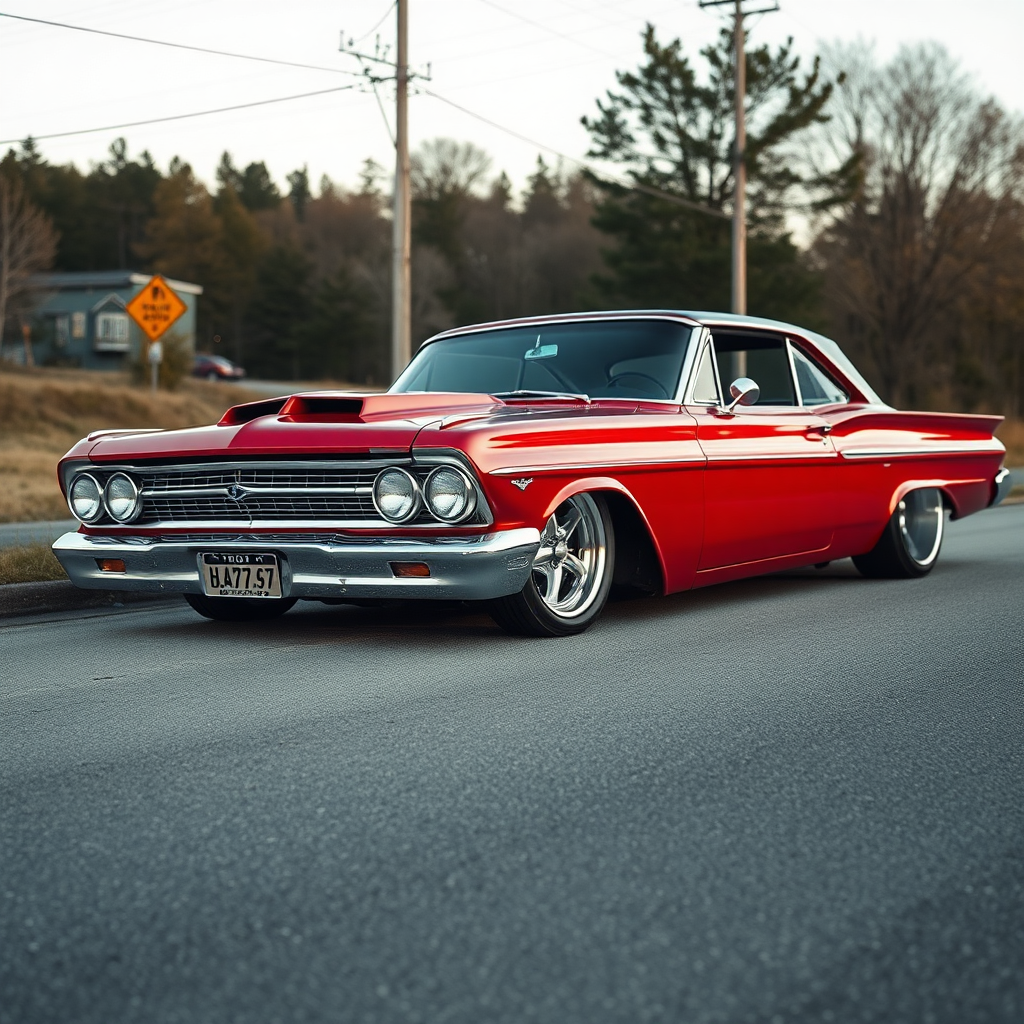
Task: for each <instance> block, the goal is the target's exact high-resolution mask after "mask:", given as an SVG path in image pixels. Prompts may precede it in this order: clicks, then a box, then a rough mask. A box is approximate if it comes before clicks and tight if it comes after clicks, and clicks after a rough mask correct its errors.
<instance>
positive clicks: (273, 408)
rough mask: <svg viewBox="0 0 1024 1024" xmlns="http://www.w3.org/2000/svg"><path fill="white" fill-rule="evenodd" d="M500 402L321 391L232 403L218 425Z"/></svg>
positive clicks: (391, 414) (341, 418)
mask: <svg viewBox="0 0 1024 1024" xmlns="http://www.w3.org/2000/svg"><path fill="white" fill-rule="evenodd" d="M503 404H504V403H503V402H500V401H499V400H498V399H496V398H491V396H490V395H474V394H455V393H446V392H431V393H424V394H394V395H393V394H370V395H361V394H352V393H346V392H323V393H320V394H316V393H313V394H302V395H292V396H290V397H288V398H271V399H268V400H265V401H262V402H247V403H245V404H244V405H235V406H232V408H230V409H228V411H227V412H226V413H224V415H223V416H222V417H221V418H220V422H219V424H218V425H219V426H222V427H231V426H239V425H241V424H243V423H249V422H250V421H252V420H255V419H259V418H261V417H263V416H276V417H277V418H278V420H279V421H280V422H282V423H370V422H373V421H374V420H393V419H412V418H415V417H422V416H448V415H450V414H451V413H453V412H466V411H479V410H484V409H486V410H491V409H495V408H497V407H499V406H501V405H503Z"/></svg>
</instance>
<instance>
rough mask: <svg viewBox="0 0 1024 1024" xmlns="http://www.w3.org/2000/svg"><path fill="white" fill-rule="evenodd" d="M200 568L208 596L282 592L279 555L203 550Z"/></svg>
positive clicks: (272, 595)
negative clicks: (278, 562)
mask: <svg viewBox="0 0 1024 1024" xmlns="http://www.w3.org/2000/svg"><path fill="white" fill-rule="evenodd" d="M199 568H200V573H201V575H202V580H203V593H204V594H206V596H207V597H280V596H281V570H280V566H279V565H278V564H277V555H264V554H257V553H253V552H247V551H246V552H234V551H232V552H230V553H229V552H222V551H204V552H203V553H202V554H201V555H200V556H199Z"/></svg>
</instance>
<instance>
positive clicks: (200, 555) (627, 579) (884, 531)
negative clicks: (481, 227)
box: [54, 310, 1009, 636]
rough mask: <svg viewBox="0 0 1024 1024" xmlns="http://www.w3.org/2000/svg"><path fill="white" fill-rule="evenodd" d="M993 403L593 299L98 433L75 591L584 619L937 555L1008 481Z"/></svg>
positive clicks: (808, 340) (81, 475)
mask: <svg viewBox="0 0 1024 1024" xmlns="http://www.w3.org/2000/svg"><path fill="white" fill-rule="evenodd" d="M999 421H1000V417H997V416H962V415H952V414H948V413H928V412H901V411H897V410H896V409H893V408H890V407H889V406H887V405H885V403H883V402H882V401H881V399H880V398H879V397H878V396H877V395H876V394H875V393H874V391H872V389H871V387H870V386H869V385H868V383H867V382H866V381H865V380H864V378H863V377H862V376H861V375H860V373H858V372H857V370H856V368H855V367H854V366H853V365H852V363H851V362H850V361H849V360H848V359H847V358H846V356H845V355H844V354H843V352H842V351H841V350H840V348H839V347H838V346H837V345H836V344H835V343H834V342H832V341H830V340H828V339H827V338H824V337H821V336H820V335H817V334H815V333H813V332H810V331H806V330H802V329H801V328H799V327H794V326H791V325H789V324H783V323H778V322H775V321H769V320H761V319H757V318H753V317H739V316H731V315H726V314H720V313H685V312H678V311H665V310H655V311H646V312H637V311H631V312H614V313H588V314H580V315H563V316H547V317H536V318H531V319H525V320H514V321H507V322H501V323H491V324H484V325H480V326H474V327H464V328H459V329H457V330H453V331H447V332H445V333H444V334H439V335H437V336H436V337H434V338H431V339H430V340H429V341H427V342H425V343H424V344H423V346H422V347H421V348H420V350H419V352H418V353H417V354H416V356H415V357H414V358H413V360H412V362H411V363H410V364H409V366H408V367H407V368H406V370H405V371H404V372H403V374H402V375H401V377H399V379H398V380H397V381H396V382H395V384H394V385H393V386H392V387H391V389H390V391H388V392H387V393H385V394H358V393H348V392H312V393H304V394H295V395H291V396H290V397H287V398H275V399H272V400H269V401H259V402H251V403H249V404H245V405H237V406H234V407H233V408H231V409H228V411H227V412H226V413H225V414H224V416H223V417H222V418H221V419H220V421H219V422H218V423H216V424H214V425H212V426H206V427H197V428H194V429H187V430H166V431H99V432H96V433H93V434H90V435H89V437H87V438H85V439H84V440H83V441H81V442H79V444H77V445H76V446H75V447H74V448H73V449H72V450H71V451H70V452H68V454H67V455H66V456H65V457H64V458H63V459H62V460H61V462H60V466H59V470H58V472H59V477H60V483H61V487H62V488H63V490H64V493H65V495H66V496H67V499H68V504H69V506H70V508H71V511H72V512H73V513H74V515H75V516H76V518H77V519H78V520H79V521H80V522H81V527H80V528H79V530H78V532H76V533H68V534H66V535H65V536H63V537H61V538H60V539H59V540H58V541H57V542H56V543H55V544H54V551H55V552H56V554H57V557H58V558H59V559H60V561H61V563H62V565H63V566H64V568H65V569H66V570H67V573H68V575H69V577H70V578H71V580H72V581H73V582H74V583H75V584H77V585H78V586H80V587H95V588H103V589H109V590H144V591H167V592H177V593H181V594H182V595H183V596H184V598H185V600H186V601H187V602H188V603H189V604H190V605H191V606H192V607H193V608H194V609H195V610H196V611H197V612H199V613H200V614H202V615H205V616H207V617H209V618H213V619H226V620H235V621H237V620H246V619H266V618H271V617H274V616H277V615H280V614H281V613H282V612H285V611H287V610H288V608H290V607H291V606H292V605H293V604H294V603H295V602H296V601H297V600H300V599H302V600H319V601H326V602H354V603H360V602H373V601H379V600H381V599H394V598H413V599H420V600H423V599H428V600H429V599H432V598H433V599H447V600H452V599H454V600H466V601H482V602H486V607H487V609H488V610H489V612H490V614H491V615H492V616H493V617H494V619H495V620H496V621H497V622H498V624H499V625H501V626H502V627H503V628H504V629H506V630H508V631H509V632H512V633H524V634H535V635H547V636H563V635H567V634H571V633H578V632H580V631H582V630H583V629H585V628H586V627H587V626H589V625H590V624H591V623H592V622H593V621H594V620H595V619H596V618H597V616H598V615H599V614H600V613H601V610H602V608H603V607H604V605H605V602H606V601H607V599H608V596H609V593H610V592H611V591H612V589H613V588H617V589H620V590H624V591H626V590H633V591H640V592H645V593H650V594H671V593H674V592H676V591H680V590H687V589H689V588H692V587H703V586H707V585H708V584H712V583H719V582H722V581H725V580H734V579H738V578H740V577H745V576H755V575H758V574H762V573H770V572H778V571H780V570H784V569H789V568H794V567H797V566H802V565H812V564H821V563H825V562H829V561H831V560H833V559H839V558H845V557H850V556H852V557H853V560H854V563H855V564H856V566H857V567H858V569H859V570H860V571H861V572H862V573H863V574H864V575H866V576H871V577H892V578H900V577H902V578H905V579H907V578H913V577H921V576H924V575H926V574H927V573H928V572H929V571H930V570H931V569H932V567H933V566H934V565H935V562H936V559H937V558H938V556H939V549H940V546H941V544H942V534H943V526H944V523H945V516H946V514H947V513H948V514H950V515H951V516H952V517H954V518H958V517H960V516H965V515H970V514H971V513H973V512H978V511H980V510H982V509H984V508H987V507H989V506H991V505H994V504H996V503H998V502H999V501H1000V500H1002V498H1003V496H1004V495H1005V493H1006V491H1007V490H1008V489H1009V478H1008V474H1007V473H1006V471H1005V470H1004V469H1002V468H1001V466H1002V460H1003V454H1004V449H1003V446H1002V445H1001V444H1000V443H999V441H997V440H996V439H995V438H994V437H993V431H994V430H995V428H996V427H997V426H998V424H999Z"/></svg>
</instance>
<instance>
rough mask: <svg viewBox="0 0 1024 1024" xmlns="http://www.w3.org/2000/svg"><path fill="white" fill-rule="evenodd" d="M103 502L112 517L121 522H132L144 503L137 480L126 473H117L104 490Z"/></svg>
mask: <svg viewBox="0 0 1024 1024" xmlns="http://www.w3.org/2000/svg"><path fill="white" fill-rule="evenodd" d="M103 503H104V504H105V505H106V506H107V511H108V512H109V513H110V515H111V517H112V518H114V519H116V520H117V521H118V522H119V523H128V522H131V520H133V519H134V518H135V517H136V516H137V515H138V514H139V509H140V508H141V507H142V503H141V502H140V501H139V488H138V487H137V486H136V484H135V481H134V480H133V479H132V478H131V477H130V476H126V475H125V474H124V473H115V474H114V475H113V476H112V477H111V478H110V479H109V480H108V481H107V486H106V488H105V489H104V491H103Z"/></svg>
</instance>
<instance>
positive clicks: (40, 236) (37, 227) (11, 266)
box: [0, 174, 57, 363]
mask: <svg viewBox="0 0 1024 1024" xmlns="http://www.w3.org/2000/svg"><path fill="white" fill-rule="evenodd" d="M56 254H57V232H56V231H55V230H54V229H53V225H52V223H51V222H50V219H49V218H48V217H46V216H45V215H44V214H43V213H41V212H40V211H39V210H38V209H37V208H36V207H35V206H33V205H32V203H30V202H29V201H28V198H27V197H26V195H25V190H24V188H23V187H22V184H21V182H20V181H18V180H17V179H16V178H14V177H12V176H10V175H7V174H0V348H2V346H3V330H4V325H5V324H6V322H7V315H8V313H9V312H10V310H11V308H12V307H13V306H15V305H17V304H18V302H19V300H20V299H22V298H23V296H24V294H25V292H26V291H27V290H28V280H29V277H30V276H31V275H32V274H35V273H38V272H39V271H41V270H46V269H47V268H48V267H50V266H51V265H52V264H53V258H54V256H55V255H56ZM24 344H25V360H26V362H27V363H31V362H32V349H31V346H30V343H29V339H28V335H27V333H26V334H25V336H24Z"/></svg>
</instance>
